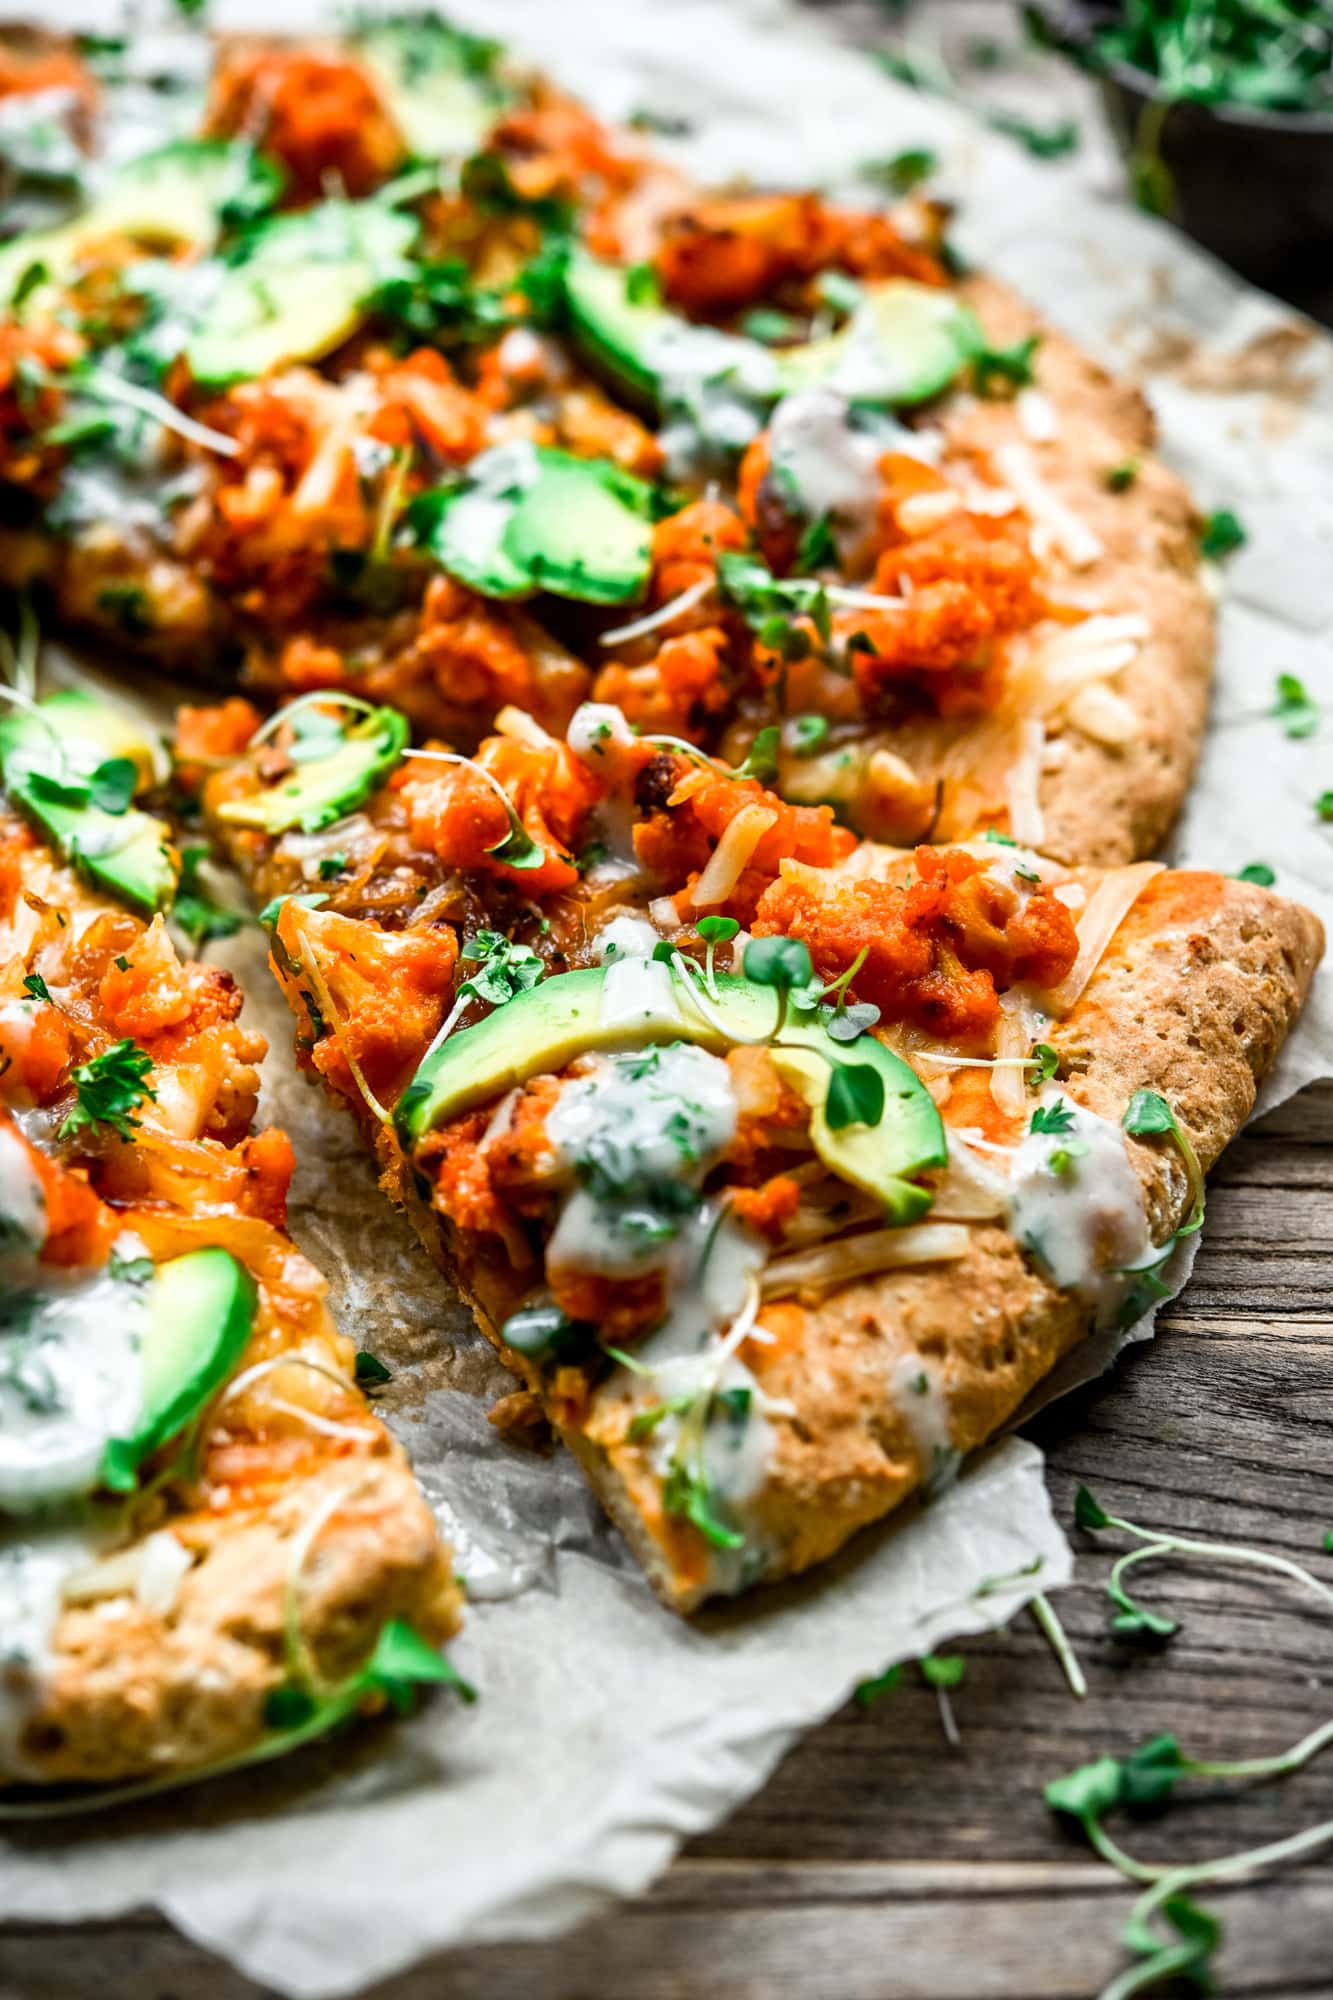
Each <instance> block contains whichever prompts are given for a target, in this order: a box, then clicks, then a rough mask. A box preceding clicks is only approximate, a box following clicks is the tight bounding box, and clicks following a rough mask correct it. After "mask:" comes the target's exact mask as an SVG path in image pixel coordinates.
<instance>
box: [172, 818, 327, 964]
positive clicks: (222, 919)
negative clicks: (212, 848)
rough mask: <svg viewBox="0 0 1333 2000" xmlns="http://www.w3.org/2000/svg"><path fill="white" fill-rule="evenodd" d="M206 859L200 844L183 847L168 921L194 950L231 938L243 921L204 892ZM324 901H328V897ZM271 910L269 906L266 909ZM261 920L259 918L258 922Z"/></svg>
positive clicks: (240, 916) (204, 849)
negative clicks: (203, 879)
mask: <svg viewBox="0 0 1333 2000" xmlns="http://www.w3.org/2000/svg"><path fill="white" fill-rule="evenodd" d="M207 859H208V848H207V846H206V845H205V844H204V843H203V842H192V843H190V844H189V845H188V846H185V847H182V849H181V873H180V883H179V886H178V888H177V890H176V900H175V902H174V903H173V904H172V906H171V921H172V922H173V923H174V924H175V925H176V927H177V929H178V930H180V931H182V932H184V934H185V936H186V937H187V938H188V939H189V940H190V943H191V944H192V945H194V947H195V948H196V950H197V949H198V948H199V946H200V945H205V944H208V943H210V942H211V940H212V939H214V938H225V937H234V936H235V934H236V932H237V931H238V930H239V929H240V928H241V925H242V923H243V922H244V918H243V917H242V915H241V913H240V911H239V910H226V909H223V907H222V905H221V904H220V903H215V902H214V901H213V899H212V897H211V896H210V895H209V894H208V893H207V891H206V890H205V888H204V886H203V883H202V881H201V878H200V869H201V868H202V866H203V864H204V862H205V861H206V860H207ZM324 900H325V901H326V902H327V900H328V898H327V897H325V899H324ZM272 907H273V906H272V904H270V905H269V908H270V909H271V908H272ZM263 921H264V919H263V917H262V916H261V918H260V922H261V923H262V922H263Z"/></svg>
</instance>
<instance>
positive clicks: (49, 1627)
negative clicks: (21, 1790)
mask: <svg viewBox="0 0 1333 2000" xmlns="http://www.w3.org/2000/svg"><path fill="white" fill-rule="evenodd" d="M98 1552H99V1551H98V1543H97V1541H96V1539H95V1538H94V1536H93V1535H92V1533H91V1532H90V1530H89V1529H88V1527H87V1526H86V1525H84V1524H83V1523H82V1522H75V1521H71V1520H64V1519H62V1520H57V1521H52V1522H41V1523H38V1522H31V1523H29V1522H25V1523H23V1524H22V1525H21V1526H19V1525H15V1526H10V1527H5V1526H3V1525H0V1774H4V1775H10V1776H15V1777H21V1776H22V1774H23V1760H22V1758H21V1756H20V1754H19V1744H20V1742H21V1740H22V1735H23V1730H24V1727H25V1725H26V1723H27V1720H28V1717H29V1715H30V1714H31V1712H32V1708H33V1704H34V1702H35V1701H36V1700H37V1698H38V1696H39V1694H40V1690H41V1685H42V1680H43V1678H44V1676H45V1673H46V1670H47V1668H48V1666H49V1665H50V1658H51V1639H52V1635H53V1634H54V1632H55V1627H56V1621H57V1619H58V1618H59V1616H60V1604H61V1596H60V1594H61V1589H62V1587H63V1585H64V1583H65V1580H66V1578H67V1577H70V1576H72V1575H74V1574H75V1572H76V1571H77V1570H79V1569H82V1568H83V1567H85V1565H86V1564H87V1563H89V1562H90V1561H92V1560H93V1559H94V1558H95V1557H96V1555H97V1554H98Z"/></svg>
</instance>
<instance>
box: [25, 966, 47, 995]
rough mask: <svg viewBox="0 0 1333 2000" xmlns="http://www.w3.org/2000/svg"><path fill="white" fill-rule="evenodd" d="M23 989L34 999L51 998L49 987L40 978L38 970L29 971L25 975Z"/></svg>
mask: <svg viewBox="0 0 1333 2000" xmlns="http://www.w3.org/2000/svg"><path fill="white" fill-rule="evenodd" d="M23 991H24V992H25V993H30V994H31V995H32V997H33V999H34V1000H49V999H50V998H51V989H50V987H49V986H48V985H47V983H46V981H45V980H44V979H43V978H42V975H41V973H40V972H29V973H27V974H26V975H25V977H24V981H23Z"/></svg>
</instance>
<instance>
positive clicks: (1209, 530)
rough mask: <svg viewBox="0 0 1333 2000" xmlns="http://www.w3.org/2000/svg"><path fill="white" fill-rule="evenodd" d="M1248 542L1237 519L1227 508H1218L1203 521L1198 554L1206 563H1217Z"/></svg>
mask: <svg viewBox="0 0 1333 2000" xmlns="http://www.w3.org/2000/svg"><path fill="white" fill-rule="evenodd" d="M1248 540H1249V537H1248V535H1247V534H1246V533H1245V530H1244V528H1243V527H1242V526H1241V523H1240V519H1239V517H1238V516H1237V515H1235V514H1233V513H1232V511H1231V509H1230V508H1229V507H1219V508H1218V510H1217V512H1216V513H1215V514H1209V515H1208V517H1207V518H1206V520H1205V521H1204V524H1203V532H1202V534H1201V535H1200V536H1199V554H1200V555H1201V556H1202V557H1203V558H1204V560H1205V561H1206V562H1219V561H1220V560H1221V559H1222V557H1223V556H1229V555H1234V554H1235V552H1236V550H1237V549H1240V548H1244V546H1245V543H1246V542H1247V541H1248Z"/></svg>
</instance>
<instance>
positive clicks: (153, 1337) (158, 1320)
mask: <svg viewBox="0 0 1333 2000" xmlns="http://www.w3.org/2000/svg"><path fill="white" fill-rule="evenodd" d="M258 1296H259V1295H258V1292H257V1290H256V1287H255V1281H254V1279H253V1278H252V1277H251V1276H250V1273H249V1272H248V1271H247V1270H246V1268H245V1266H244V1264H241V1263H238V1262H237V1260H236V1258H235V1257H233V1256H232V1254H231V1252H230V1251H229V1250H223V1249H221V1248H220V1247H219V1246H218V1245H216V1244H211V1245H210V1246H209V1247H208V1248H207V1249H205V1250H191V1251H188V1252H187V1253H186V1255H185V1256H183V1257H173V1258H172V1259H171V1261H170V1263H167V1264H159V1265H158V1267H157V1275H156V1276H155V1278H154V1279H153V1284H152V1291H151V1293H150V1295H149V1301H148V1320H147V1324H146V1326H145V1327H144V1334H143V1370H144V1392H143V1406H142V1410H141V1413H140V1416H139V1421H138V1423H137V1424H136V1426H135V1428H134V1430H133V1431H132V1432H131V1433H130V1434H129V1435H128V1436H127V1437H122V1438H115V1439H113V1440H112V1442H111V1443H110V1444H109V1445H108V1447H107V1457H106V1460H105V1461H104V1476H106V1478H107V1483H108V1484H112V1485H117V1486H123V1485H124V1484H125V1483H126V1481H127V1479H128V1476H129V1475H130V1474H131V1473H132V1472H133V1470H134V1469H135V1468H136V1467H137V1466H138V1465H140V1464H141V1463H142V1461H143V1460H144V1459H145V1458H147V1457H148V1456H149V1454H150V1453H151V1452H154V1451H156V1450H157V1449H158V1447H159V1445H164V1444H166V1443H167V1441H168V1439H170V1438H173V1437H175V1435H176V1433H177V1432H178V1431H180V1430H182V1429H183V1428H184V1427H185V1425H186V1424H187V1423H188V1422H189V1421H190V1419H191V1417H193V1416H195V1415H196V1414H197V1412H198V1411H199V1410H201V1409H202V1408H203V1406H204V1404H205V1403H206V1402H207V1401H208V1399H209V1397H210V1396H212V1395H213V1394H214V1393H215V1391H216V1390H217V1389H219V1388H220V1387H221V1385H222V1384H223V1382H225V1381H226V1379H227V1377H228V1376H229V1375H230V1374H231V1372H232V1370H233V1369H234V1368H235V1366H236V1363H237V1362H238V1361H239V1360H240V1357H241V1355H242V1354H243V1353H244V1351H245V1346H246V1343H247V1342H248V1340H249V1338H250V1331H251V1328H252V1327H253V1325H254V1318H255V1306H256V1303H257V1300H258Z"/></svg>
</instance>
